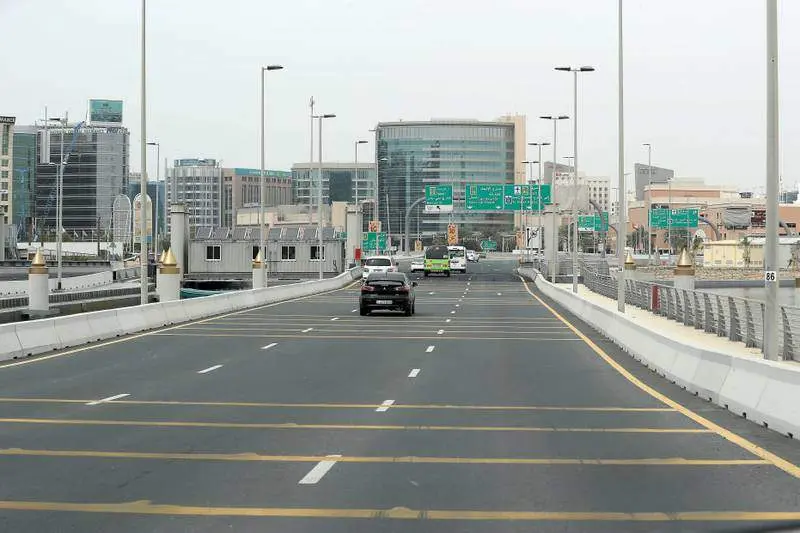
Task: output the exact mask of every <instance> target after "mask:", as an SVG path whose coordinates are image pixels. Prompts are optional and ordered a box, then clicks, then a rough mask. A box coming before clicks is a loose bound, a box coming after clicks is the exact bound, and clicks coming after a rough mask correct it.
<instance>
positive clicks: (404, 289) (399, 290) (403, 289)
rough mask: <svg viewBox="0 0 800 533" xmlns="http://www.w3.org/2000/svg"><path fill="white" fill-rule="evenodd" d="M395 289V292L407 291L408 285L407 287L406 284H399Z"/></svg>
mask: <svg viewBox="0 0 800 533" xmlns="http://www.w3.org/2000/svg"><path fill="white" fill-rule="evenodd" d="M395 290H396V291H397V292H408V287H407V286H405V285H402V286H400V287H397V288H396V289H395Z"/></svg>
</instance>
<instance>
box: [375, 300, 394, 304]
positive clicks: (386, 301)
mask: <svg viewBox="0 0 800 533" xmlns="http://www.w3.org/2000/svg"><path fill="white" fill-rule="evenodd" d="M376 303H377V304H378V305H392V301H391V300H378V301H377V302H376Z"/></svg>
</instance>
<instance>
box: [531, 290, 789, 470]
mask: <svg viewBox="0 0 800 533" xmlns="http://www.w3.org/2000/svg"><path fill="white" fill-rule="evenodd" d="M520 280H522V283H523V285H525V290H526V291H528V294H530V295H531V296H533V297H534V298H535V299H536V300H537V301H538V302H539V303H540V304H541V305H542V306H544V307H545V308H546V309H547V310H548V311H550V312H551V313H553V315H554V316H555V317H556V318H558V319H559V320H561V321H562V322H563V323H564V324H566V325H567V326H568V327H569V328H570V329H571V330H572V331H573V332H574V333H575V335H577V336H578V337H579V338H580V339H581V340H582V341H583V342H585V343H586V344H587V345H588V346H589V347H590V348H591V349H592V350H593V351H594V352H595V353H596V354H597V355H599V356H600V358H601V359H603V361H605V362H606V363H608V365H609V366H611V367H612V368H613V369H614V370H616V371H617V372H619V373H620V375H622V377H624V378H625V379H626V380H628V381H629V382H630V383H631V384H632V385H634V386H635V387H637V388H639V389H640V390H642V391H644V392H646V393H647V394H649V395H650V396H652V397H653V398H655V399H656V400H659V401H661V402H663V403H664V404H665V405H668V406H670V407H672V408H673V409H675V410H676V411H678V412H680V413H681V414H683V415H684V416H686V417H687V418H689V419H691V420H693V421H694V422H697V423H698V424H700V425H701V426H703V427H704V428H707V429H708V430H709V431H712V432H714V433H716V434H717V435H719V436H721V437H723V438H724V439H726V440H728V441H730V442H732V443H734V444H736V445H737V446H739V447H740V448H743V449H745V450H747V451H748V452H750V453H752V454H754V455H756V456H757V457H760V458H762V459H764V460H766V461H769V462H770V463H772V464H773V465H775V466H777V467H778V468H780V469H781V470H783V471H784V472H786V473H787V474H790V475H792V476H794V477H796V478H800V467H799V466H797V465H796V464H794V463H791V462H789V461H787V460H786V459H784V458H782V457H779V456H778V455H776V454H774V453H772V452H770V451H769V450H767V449H765V448H762V447H761V446H759V445H757V444H756V443H754V442H752V441H750V440H748V439H746V438H744V437H742V436H740V435H737V434H736V433H734V432H733V431H730V430H729V429H725V428H724V427H722V426H720V425H719V424H715V423H714V422H712V421H711V420H708V419H707V418H705V417H703V416H701V415H699V414H697V413H695V412H694V411H692V410H691V409H689V408H688V407H685V406H683V405H682V404H680V403H678V402H676V401H675V400H673V399H671V398H669V397H668V396H667V395H665V394H662V393H660V392H658V391H657V390H655V389H654V388H652V387H650V386H649V385H647V384H645V383H644V382H643V381H641V380H640V379H639V378H637V377H636V376H634V375H633V374H631V373H630V372H629V371H628V370H626V369H625V368H624V367H623V366H622V365H621V364H619V363H618V362H617V361H615V360H614V359H613V358H612V357H611V356H610V355H608V354H607V353H606V352H605V351H604V350H603V349H602V348H600V347H599V346H598V345H597V344H595V343H594V342H593V341H592V340H591V339H590V338H589V337H587V336H586V335H584V334H583V332H582V331H581V330H579V329H578V328H577V327H575V326H574V325H573V324H572V323H571V322H570V321H569V320H567V319H566V318H564V317H563V316H561V315H560V314H559V313H558V312H557V311H556V310H555V309H553V308H552V307H550V306H549V305H547V304H546V303H545V301H544V300H542V299H541V298H539V296H537V295H536V294H534V293H533V292H532V291H531V289H530V287H528V283H527V282H526V281H525V279H523V278H522V277H520Z"/></svg>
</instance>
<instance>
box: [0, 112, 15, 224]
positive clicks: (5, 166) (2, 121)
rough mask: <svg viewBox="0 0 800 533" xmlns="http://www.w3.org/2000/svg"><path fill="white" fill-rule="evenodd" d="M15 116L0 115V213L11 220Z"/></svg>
mask: <svg viewBox="0 0 800 533" xmlns="http://www.w3.org/2000/svg"><path fill="white" fill-rule="evenodd" d="M15 122H16V117H5V116H0V215H2V217H3V221H4V222H5V223H6V224H8V223H10V222H11V213H12V197H13V196H12V193H13V191H12V188H13V187H14V183H13V181H14V180H13V179H12V172H11V170H12V169H11V167H12V161H13V160H14V123H15Z"/></svg>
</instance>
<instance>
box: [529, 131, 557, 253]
mask: <svg viewBox="0 0 800 533" xmlns="http://www.w3.org/2000/svg"><path fill="white" fill-rule="evenodd" d="M528 146H536V147H537V148H538V149H539V159H538V161H537V163H539V180H538V183H539V202H538V203H539V205H538V207H539V222H538V224H539V227H538V229H537V231H538V232H539V250H538V252H539V255H542V250H543V248H544V230H543V227H542V212H543V211H544V205H543V204H542V146H550V143H547V142H538V143H528ZM551 194H552V191H551Z"/></svg>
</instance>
